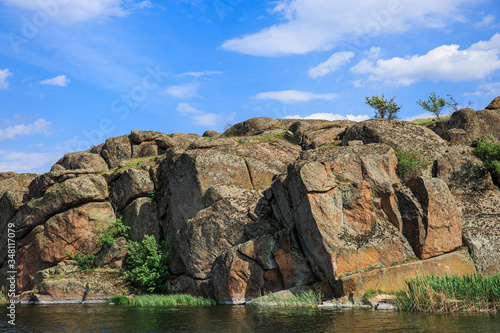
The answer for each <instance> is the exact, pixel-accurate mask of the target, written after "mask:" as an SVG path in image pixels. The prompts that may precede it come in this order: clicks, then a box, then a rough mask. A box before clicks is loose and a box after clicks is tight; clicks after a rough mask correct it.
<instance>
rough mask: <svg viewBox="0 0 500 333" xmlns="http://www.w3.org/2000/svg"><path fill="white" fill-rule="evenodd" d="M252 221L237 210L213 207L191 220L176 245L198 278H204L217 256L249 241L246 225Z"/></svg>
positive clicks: (180, 232) (190, 269)
mask: <svg viewBox="0 0 500 333" xmlns="http://www.w3.org/2000/svg"><path fill="white" fill-rule="evenodd" d="M250 222H251V220H250V219H249V218H248V217H247V216H246V214H242V213H238V212H229V211H227V212H216V211H214V210H213V209H212V208H211V207H209V208H207V209H204V210H202V211H200V212H199V213H198V214H197V215H196V216H195V217H194V218H192V219H190V220H188V221H187V222H186V224H185V225H184V227H183V228H182V229H181V230H180V231H179V233H178V235H177V237H176V239H175V243H174V245H175V247H176V249H177V251H178V253H179V255H180V257H181V258H182V261H183V262H184V265H185V266H186V270H187V273H188V274H189V275H190V276H192V277H193V278H195V279H205V278H207V277H208V275H209V273H210V272H211V269H212V265H213V264H214V262H215V259H216V258H217V257H219V256H220V255H222V254H223V253H225V252H226V251H227V250H229V249H230V248H232V247H233V246H234V245H237V244H241V243H243V242H245V241H247V240H248V238H247V237H246V234H245V224H247V223H250Z"/></svg>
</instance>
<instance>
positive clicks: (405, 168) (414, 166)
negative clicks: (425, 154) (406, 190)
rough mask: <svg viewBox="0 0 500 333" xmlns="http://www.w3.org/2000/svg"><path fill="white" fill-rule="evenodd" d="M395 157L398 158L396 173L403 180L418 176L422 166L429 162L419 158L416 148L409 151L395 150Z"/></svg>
mask: <svg viewBox="0 0 500 333" xmlns="http://www.w3.org/2000/svg"><path fill="white" fill-rule="evenodd" d="M395 154H396V157H397V158H398V173H399V176H400V177H401V178H403V179H404V180H409V179H412V178H415V177H418V176H419V175H420V173H421V171H422V168H423V167H424V166H426V165H427V164H429V162H427V161H425V160H422V159H420V156H419V153H418V150H413V151H411V152H409V153H407V152H405V151H402V150H396V151H395Z"/></svg>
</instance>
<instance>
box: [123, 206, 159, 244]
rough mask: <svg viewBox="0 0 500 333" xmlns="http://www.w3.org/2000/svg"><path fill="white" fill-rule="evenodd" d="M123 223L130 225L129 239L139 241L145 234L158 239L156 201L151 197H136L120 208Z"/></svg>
mask: <svg viewBox="0 0 500 333" xmlns="http://www.w3.org/2000/svg"><path fill="white" fill-rule="evenodd" d="M122 215H123V224H124V225H127V226H129V227H130V230H129V232H130V239H131V240H133V241H135V242H141V241H142V240H143V239H144V236H145V235H153V236H154V237H155V239H156V241H157V242H158V241H159V240H160V223H159V221H158V210H157V207H156V202H155V201H153V200H152V199H151V198H144V197H142V198H137V199H135V200H134V201H132V203H130V204H129V205H128V206H126V207H125V208H124V209H123V210H122Z"/></svg>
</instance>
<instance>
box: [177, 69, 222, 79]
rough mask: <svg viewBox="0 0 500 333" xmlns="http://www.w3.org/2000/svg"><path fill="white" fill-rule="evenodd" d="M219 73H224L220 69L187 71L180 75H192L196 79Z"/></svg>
mask: <svg viewBox="0 0 500 333" xmlns="http://www.w3.org/2000/svg"><path fill="white" fill-rule="evenodd" d="M218 74H222V72H220V71H203V72H187V73H183V74H180V75H179V77H186V76H192V77H194V78H195V79H199V78H201V77H203V76H209V75H218Z"/></svg>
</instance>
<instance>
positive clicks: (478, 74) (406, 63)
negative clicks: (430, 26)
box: [350, 33, 500, 86]
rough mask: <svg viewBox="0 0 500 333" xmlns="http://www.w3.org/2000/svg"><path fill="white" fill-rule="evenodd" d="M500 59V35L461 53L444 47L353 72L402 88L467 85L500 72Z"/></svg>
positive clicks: (364, 63) (365, 62)
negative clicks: (420, 83) (423, 84)
mask: <svg viewBox="0 0 500 333" xmlns="http://www.w3.org/2000/svg"><path fill="white" fill-rule="evenodd" d="M499 56H500V34H499V33H497V34H495V35H494V36H493V37H491V39H490V40H489V41H480V42H478V43H475V44H473V45H471V47H469V48H468V49H466V50H459V45H442V46H439V47H437V48H435V49H433V50H431V51H429V52H428V53H427V54H424V55H413V56H406V57H405V58H400V57H394V58H392V59H387V60H382V59H379V60H377V61H376V62H375V61H374V60H372V59H364V60H362V61H360V62H359V63H358V64H357V65H356V66H354V67H352V68H351V69H350V70H351V72H353V73H356V74H369V77H368V81H383V82H384V83H386V84H394V85H401V86H408V85H411V84H413V83H415V82H418V81H423V80H431V81H434V82H438V81H451V82H464V81H474V80H478V79H483V78H485V77H487V76H488V75H490V74H491V73H493V72H494V71H496V70H498V69H500V59H499Z"/></svg>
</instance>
